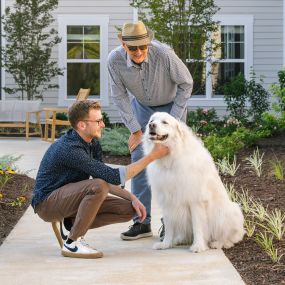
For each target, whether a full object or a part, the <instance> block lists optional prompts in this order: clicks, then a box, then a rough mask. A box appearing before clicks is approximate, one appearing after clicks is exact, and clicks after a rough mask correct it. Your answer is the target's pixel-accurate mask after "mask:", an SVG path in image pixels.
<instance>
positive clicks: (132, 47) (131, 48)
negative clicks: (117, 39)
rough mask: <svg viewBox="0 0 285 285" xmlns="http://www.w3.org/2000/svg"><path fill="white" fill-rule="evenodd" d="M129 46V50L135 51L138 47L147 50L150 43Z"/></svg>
mask: <svg viewBox="0 0 285 285" xmlns="http://www.w3.org/2000/svg"><path fill="white" fill-rule="evenodd" d="M127 47H128V50H129V51H132V52H134V51H137V49H140V50H146V49H147V47H148V45H142V46H128V45H127Z"/></svg>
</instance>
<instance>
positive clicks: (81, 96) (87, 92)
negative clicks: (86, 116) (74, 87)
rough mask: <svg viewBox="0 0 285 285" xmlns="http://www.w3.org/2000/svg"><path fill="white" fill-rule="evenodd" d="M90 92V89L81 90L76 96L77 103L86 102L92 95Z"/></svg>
mask: <svg viewBox="0 0 285 285" xmlns="http://www.w3.org/2000/svg"><path fill="white" fill-rule="evenodd" d="M90 91H91V88H88V89H84V88H80V89H79V92H78V94H77V96H76V101H81V100H86V99H87V98H88V96H89V95H90Z"/></svg>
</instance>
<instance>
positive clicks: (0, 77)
mask: <svg viewBox="0 0 285 285" xmlns="http://www.w3.org/2000/svg"><path fill="white" fill-rule="evenodd" d="M0 16H1V17H2V0H1V2H0ZM0 31H1V37H0V54H2V20H1V21H0ZM0 71H1V72H0V100H2V67H0Z"/></svg>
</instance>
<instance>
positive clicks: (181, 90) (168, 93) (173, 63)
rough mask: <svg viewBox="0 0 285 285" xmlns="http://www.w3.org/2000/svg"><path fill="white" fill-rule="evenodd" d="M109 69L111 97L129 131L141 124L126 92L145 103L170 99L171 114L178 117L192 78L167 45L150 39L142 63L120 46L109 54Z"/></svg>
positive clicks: (163, 101) (156, 103) (160, 103)
mask: <svg viewBox="0 0 285 285" xmlns="http://www.w3.org/2000/svg"><path fill="white" fill-rule="evenodd" d="M108 70H109V77H110V85H111V96H112V98H113V101H114V103H115V104H116V105H117V107H118V109H119V112H120V114H121V117H122V120H123V122H124V124H125V125H126V126H127V127H128V128H129V130H130V131H131V132H132V133H133V132H135V131H137V130H139V129H141V126H140V124H139V123H138V121H137V119H136V118H135V116H134V114H133V111H132V108H131V102H130V99H129V95H133V96H134V97H136V99H137V100H138V101H139V102H140V103H141V104H143V105H146V106H161V105H166V104H168V103H171V102H173V103H174V104H173V107H172V109H171V112H170V114H171V115H172V116H174V117H175V118H177V119H181V117H182V115H183V113H184V111H185V108H186V105H187V100H188V99H189V97H190V96H191V92H192V88H193V80H192V76H191V74H190V72H189V70H188V68H187V67H186V65H185V64H184V63H183V62H182V61H181V60H180V59H179V58H178V56H177V55H176V54H175V53H174V51H173V50H172V49H170V48H169V47H168V46H166V45H165V44H162V43H160V42H158V41H152V42H151V44H150V45H149V49H148V54H147V58H146V59H145V60H144V62H143V63H142V64H141V65H137V64H135V63H134V62H132V61H131V60H130V58H129V56H128V54H127V53H126V51H125V50H124V48H123V47H122V46H120V47H117V48H116V49H114V50H113V51H112V52H111V53H110V54H109V58H108Z"/></svg>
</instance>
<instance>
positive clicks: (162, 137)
mask: <svg viewBox="0 0 285 285" xmlns="http://www.w3.org/2000/svg"><path fill="white" fill-rule="evenodd" d="M148 127H149V139H150V140H152V141H165V140H166V139H167V138H168V135H167V134H166V135H159V134H157V133H156V124H155V123H149V125H148Z"/></svg>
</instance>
